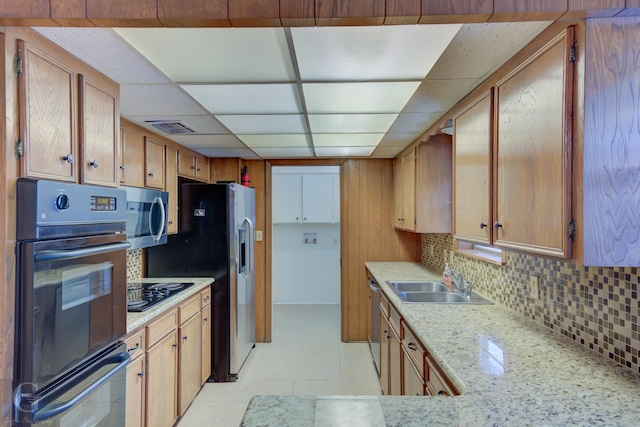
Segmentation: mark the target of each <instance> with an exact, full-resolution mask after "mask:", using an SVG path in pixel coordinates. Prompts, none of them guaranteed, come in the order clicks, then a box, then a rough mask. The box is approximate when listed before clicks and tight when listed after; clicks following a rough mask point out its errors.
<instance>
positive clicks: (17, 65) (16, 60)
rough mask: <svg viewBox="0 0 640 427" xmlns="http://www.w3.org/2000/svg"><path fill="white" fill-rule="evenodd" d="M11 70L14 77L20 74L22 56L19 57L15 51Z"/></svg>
mask: <svg viewBox="0 0 640 427" xmlns="http://www.w3.org/2000/svg"><path fill="white" fill-rule="evenodd" d="M13 72H14V73H15V74H16V77H18V76H19V75H20V74H22V58H20V57H19V56H18V54H17V53H16V56H14V57H13Z"/></svg>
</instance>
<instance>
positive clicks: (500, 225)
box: [493, 221, 502, 230]
mask: <svg viewBox="0 0 640 427" xmlns="http://www.w3.org/2000/svg"><path fill="white" fill-rule="evenodd" d="M493 228H495V229H496V230H497V229H498V228H502V224H500V223H499V222H498V221H496V222H495V223H494V224H493Z"/></svg>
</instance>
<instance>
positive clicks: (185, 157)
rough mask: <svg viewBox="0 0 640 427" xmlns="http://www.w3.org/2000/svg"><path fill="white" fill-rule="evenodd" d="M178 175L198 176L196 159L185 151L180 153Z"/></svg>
mask: <svg viewBox="0 0 640 427" xmlns="http://www.w3.org/2000/svg"><path fill="white" fill-rule="evenodd" d="M178 175H180V176H186V177H187V178H193V177H195V176H196V159H195V158H194V157H193V156H192V155H190V154H188V153H184V152H182V151H181V152H180V153H179V154H178Z"/></svg>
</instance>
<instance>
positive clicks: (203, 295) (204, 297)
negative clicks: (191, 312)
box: [200, 286, 211, 308]
mask: <svg viewBox="0 0 640 427" xmlns="http://www.w3.org/2000/svg"><path fill="white" fill-rule="evenodd" d="M209 304H211V287H210V286H209V287H208V288H207V289H205V290H204V291H202V292H200V306H201V307H202V308H205V307H206V306H208V305H209Z"/></svg>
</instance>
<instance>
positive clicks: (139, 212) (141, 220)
mask: <svg viewBox="0 0 640 427" xmlns="http://www.w3.org/2000/svg"><path fill="white" fill-rule="evenodd" d="M120 188H121V189H122V190H125V191H126V192H127V240H128V241H129V243H131V249H139V248H147V247H149V246H157V245H163V244H165V243H167V203H168V201H169V193H167V192H166V191H160V190H150V189H148V188H136V187H120Z"/></svg>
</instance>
